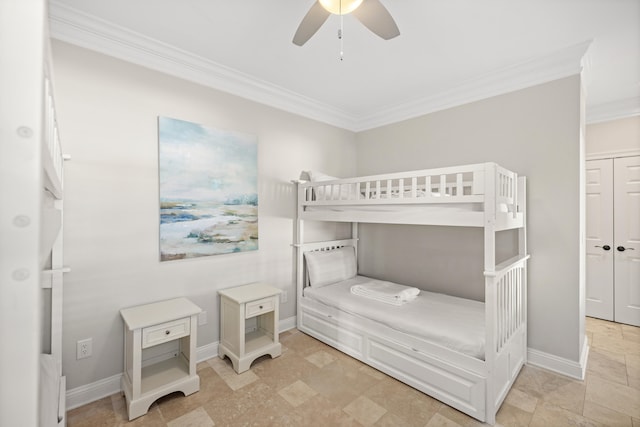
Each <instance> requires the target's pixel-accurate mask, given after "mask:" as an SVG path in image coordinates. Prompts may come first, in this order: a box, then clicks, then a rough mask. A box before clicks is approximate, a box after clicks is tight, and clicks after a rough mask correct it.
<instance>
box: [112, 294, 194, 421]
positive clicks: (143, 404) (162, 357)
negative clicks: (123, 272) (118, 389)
mask: <svg viewBox="0 0 640 427" xmlns="http://www.w3.org/2000/svg"><path fill="white" fill-rule="evenodd" d="M200 311H201V309H200V307H198V306H197V305H195V304H194V303H192V302H191V301H189V300H188V299H186V298H176V299H172V300H168V301H160V302H156V303H152V304H146V305H140V306H137V307H130V308H125V309H122V310H120V315H121V316H122V319H123V320H124V375H123V376H122V381H121V384H122V389H123V390H124V394H125V398H126V400H127V411H128V413H129V421H131V420H132V419H134V418H137V417H139V416H141V415H144V414H146V413H147V411H148V410H149V406H151V404H152V403H153V402H155V401H156V400H157V399H158V398H160V397H162V396H166V395H167V394H169V393H173V392H175V391H181V392H182V393H184V395H185V396H188V395H190V394H192V393H195V392H196V391H198V390H199V389H200V377H199V376H198V375H197V374H196V340H197V331H198V313H200Z"/></svg>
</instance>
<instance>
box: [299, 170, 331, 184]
mask: <svg viewBox="0 0 640 427" xmlns="http://www.w3.org/2000/svg"><path fill="white" fill-rule="evenodd" d="M300 179H301V180H303V181H311V182H316V181H333V180H334V179H340V178H336V177H335V176H330V175H325V174H323V173H322V172H314V171H302V172H301V173H300Z"/></svg>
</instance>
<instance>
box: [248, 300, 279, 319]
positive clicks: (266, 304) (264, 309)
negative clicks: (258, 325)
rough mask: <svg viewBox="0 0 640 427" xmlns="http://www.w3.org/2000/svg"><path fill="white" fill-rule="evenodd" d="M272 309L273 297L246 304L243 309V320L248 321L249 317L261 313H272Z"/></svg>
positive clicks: (273, 305) (273, 304)
mask: <svg viewBox="0 0 640 427" xmlns="http://www.w3.org/2000/svg"><path fill="white" fill-rule="evenodd" d="M274 308H275V303H274V301H273V297H269V298H264V299H260V300H258V301H252V302H248V303H247V304H246V307H245V311H244V313H245V314H244V317H245V319H248V318H250V317H254V316H258V315H260V314H262V313H268V312H270V311H273V310H274Z"/></svg>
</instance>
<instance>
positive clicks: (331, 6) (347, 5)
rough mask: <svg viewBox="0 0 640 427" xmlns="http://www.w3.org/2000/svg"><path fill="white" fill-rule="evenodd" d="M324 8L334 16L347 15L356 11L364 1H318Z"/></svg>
mask: <svg viewBox="0 0 640 427" xmlns="http://www.w3.org/2000/svg"><path fill="white" fill-rule="evenodd" d="M318 1H319V2H320V4H321V5H322V7H324V8H325V9H326V10H327V11H328V12H331V13H333V14H334V15H346V14H348V13H351V12H353V11H354V10H356V9H357V8H358V7H359V6H360V5H361V4H362V1H363V0H318Z"/></svg>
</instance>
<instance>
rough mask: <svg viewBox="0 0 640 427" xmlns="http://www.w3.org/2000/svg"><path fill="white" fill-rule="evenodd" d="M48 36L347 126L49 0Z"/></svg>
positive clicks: (250, 80)
mask: <svg viewBox="0 0 640 427" xmlns="http://www.w3.org/2000/svg"><path fill="white" fill-rule="evenodd" d="M49 26H50V33H51V37H52V38H54V39H57V40H60V41H63V42H67V43H70V44H73V45H76V46H80V47H83V48H86V49H90V50H93V51H96V52H100V53H103V54H105V55H108V56H112V57H115V58H118V59H121V60H124V61H127V62H131V63H133V64H137V65H141V66H143V67H146V68H150V69H152V70H155V71H160V72H163V73H166V74H169V75H172V76H175V77H179V78H181V79H184V80H188V81H191V82H194V83H198V84H201V85H204V86H207V87H211V88H213V89H217V90H220V91H223V92H228V93H231V94H233V95H237V96H240V97H242V98H246V99H249V100H251V101H255V102H258V103H261V104H265V105H269V106H271V107H275V108H278V109H280V110H284V111H288V112H290V113H294V114H296V115H301V116H304V117H307V118H310V119H313V120H317V121H321V122H325V123H328V124H331V125H334V126H337V127H341V128H345V129H349V128H350V127H351V124H352V123H353V121H354V120H355V118H354V117H352V116H351V115H350V114H348V113H347V112H345V111H341V110H338V109H336V108H334V107H332V106H330V105H326V104H322V103H319V102H317V101H315V100H313V99H311V98H308V97H305V96H303V95H300V94H297V93H295V92H292V91H290V90H287V89H285V88H282V87H279V86H277V85H273V84H271V83H269V82H266V81H264V80H260V79H258V78H256V77H253V76H250V75H248V74H246V73H242V72H240V71H238V70H235V69H232V68H229V67H227V66H224V65H222V64H219V63H216V62H214V61H211V60H208V59H206V58H203V57H201V56H198V55H195V54H192V53H190V52H187V51H184V50H182V49H178V48H176V47H174V46H171V45H168V44H166V43H162V42H160V41H158V40H155V39H152V38H149V37H147V36H144V35H142V34H140V33H136V32H134V31H131V30H129V29H128V28H124V27H121V26H119V25H116V24H113V23H111V22H108V21H105V20H103V19H100V18H98V17H96V16H93V15H89V14H86V13H84V12H81V11H79V10H77V9H75V8H72V7H69V6H67V5H64V4H61V3H59V2H57V1H55V0H52V1H51V2H50V5H49Z"/></svg>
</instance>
